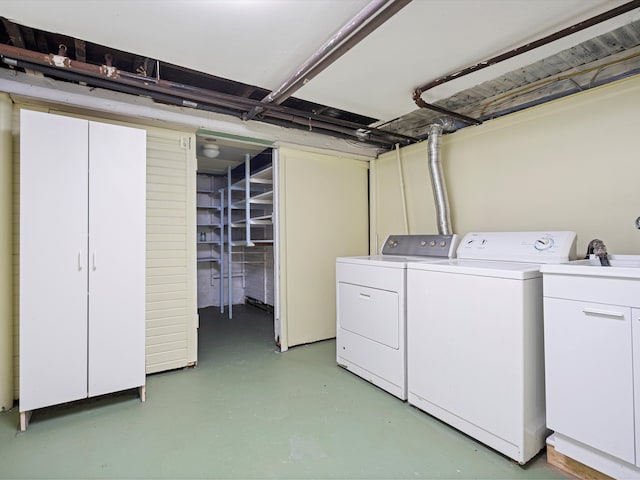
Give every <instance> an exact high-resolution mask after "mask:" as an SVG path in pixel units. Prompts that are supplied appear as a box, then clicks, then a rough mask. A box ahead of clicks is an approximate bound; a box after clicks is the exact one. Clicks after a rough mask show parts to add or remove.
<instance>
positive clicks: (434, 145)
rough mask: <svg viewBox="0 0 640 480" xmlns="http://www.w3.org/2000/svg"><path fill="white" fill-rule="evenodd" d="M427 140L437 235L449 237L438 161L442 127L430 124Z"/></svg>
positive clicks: (447, 208) (448, 219)
mask: <svg viewBox="0 0 640 480" xmlns="http://www.w3.org/2000/svg"><path fill="white" fill-rule="evenodd" d="M427 128H428V133H429V139H428V141H427V147H428V151H429V173H430V176H431V188H432V189H433V199H434V201H435V205H436V216H437V217H438V233H439V234H440V235H451V234H452V233H453V231H452V229H451V214H450V212H449V197H448V195H447V186H446V185H445V183H444V175H443V173H442V162H441V161H440V137H442V131H443V130H444V128H443V126H442V125H439V124H437V123H436V124H432V125H429V126H428V127H427Z"/></svg>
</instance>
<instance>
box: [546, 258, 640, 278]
mask: <svg viewBox="0 0 640 480" xmlns="http://www.w3.org/2000/svg"><path fill="white" fill-rule="evenodd" d="M609 263H610V264H611V266H610V267H603V266H601V265H600V260H599V259H598V258H596V257H595V256H593V255H592V256H591V257H590V258H588V259H585V260H574V261H572V262H567V263H560V264H549V265H542V266H541V268H540V271H541V272H543V273H551V274H554V273H555V274H564V275H584V276H591V277H615V278H638V279H640V255H609Z"/></svg>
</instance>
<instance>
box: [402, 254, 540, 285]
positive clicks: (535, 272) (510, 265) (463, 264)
mask: <svg viewBox="0 0 640 480" xmlns="http://www.w3.org/2000/svg"><path fill="white" fill-rule="evenodd" d="M407 268H408V269H409V270H424V271H430V272H442V273H451V274H457V275H476V276H481V277H495V278H510V279H514V280H526V279H528V278H537V277H541V276H542V274H541V273H540V265H538V264H532V263H516V262H493V261H487V260H467V259H459V258H458V259H450V260H440V261H438V262H433V263H424V262H422V263H418V262H416V263H414V262H411V263H408V264H407Z"/></svg>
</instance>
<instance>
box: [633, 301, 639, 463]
mask: <svg viewBox="0 0 640 480" xmlns="http://www.w3.org/2000/svg"><path fill="white" fill-rule="evenodd" d="M631 324H632V327H631V329H632V330H633V377H634V378H633V385H634V387H635V388H634V394H635V398H634V406H635V414H636V415H635V418H636V425H635V427H636V466H638V467H640V308H633V309H631Z"/></svg>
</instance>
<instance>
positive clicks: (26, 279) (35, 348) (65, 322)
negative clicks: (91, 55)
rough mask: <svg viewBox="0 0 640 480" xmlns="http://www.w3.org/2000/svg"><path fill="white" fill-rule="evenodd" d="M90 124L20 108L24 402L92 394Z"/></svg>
mask: <svg viewBox="0 0 640 480" xmlns="http://www.w3.org/2000/svg"><path fill="white" fill-rule="evenodd" d="M87 127H88V123H87V121H85V120H79V119H75V118H69V117H63V116H58V115H49V114H46V113H41V112H33V111H28V110H21V112H20V410H21V411H29V410H33V409H36V408H40V407H45V406H48V405H55V404H58V403H62V402H67V401H71V400H77V399H79V398H84V397H86V395H87V215H88V214H87V148H88V145H87Z"/></svg>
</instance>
